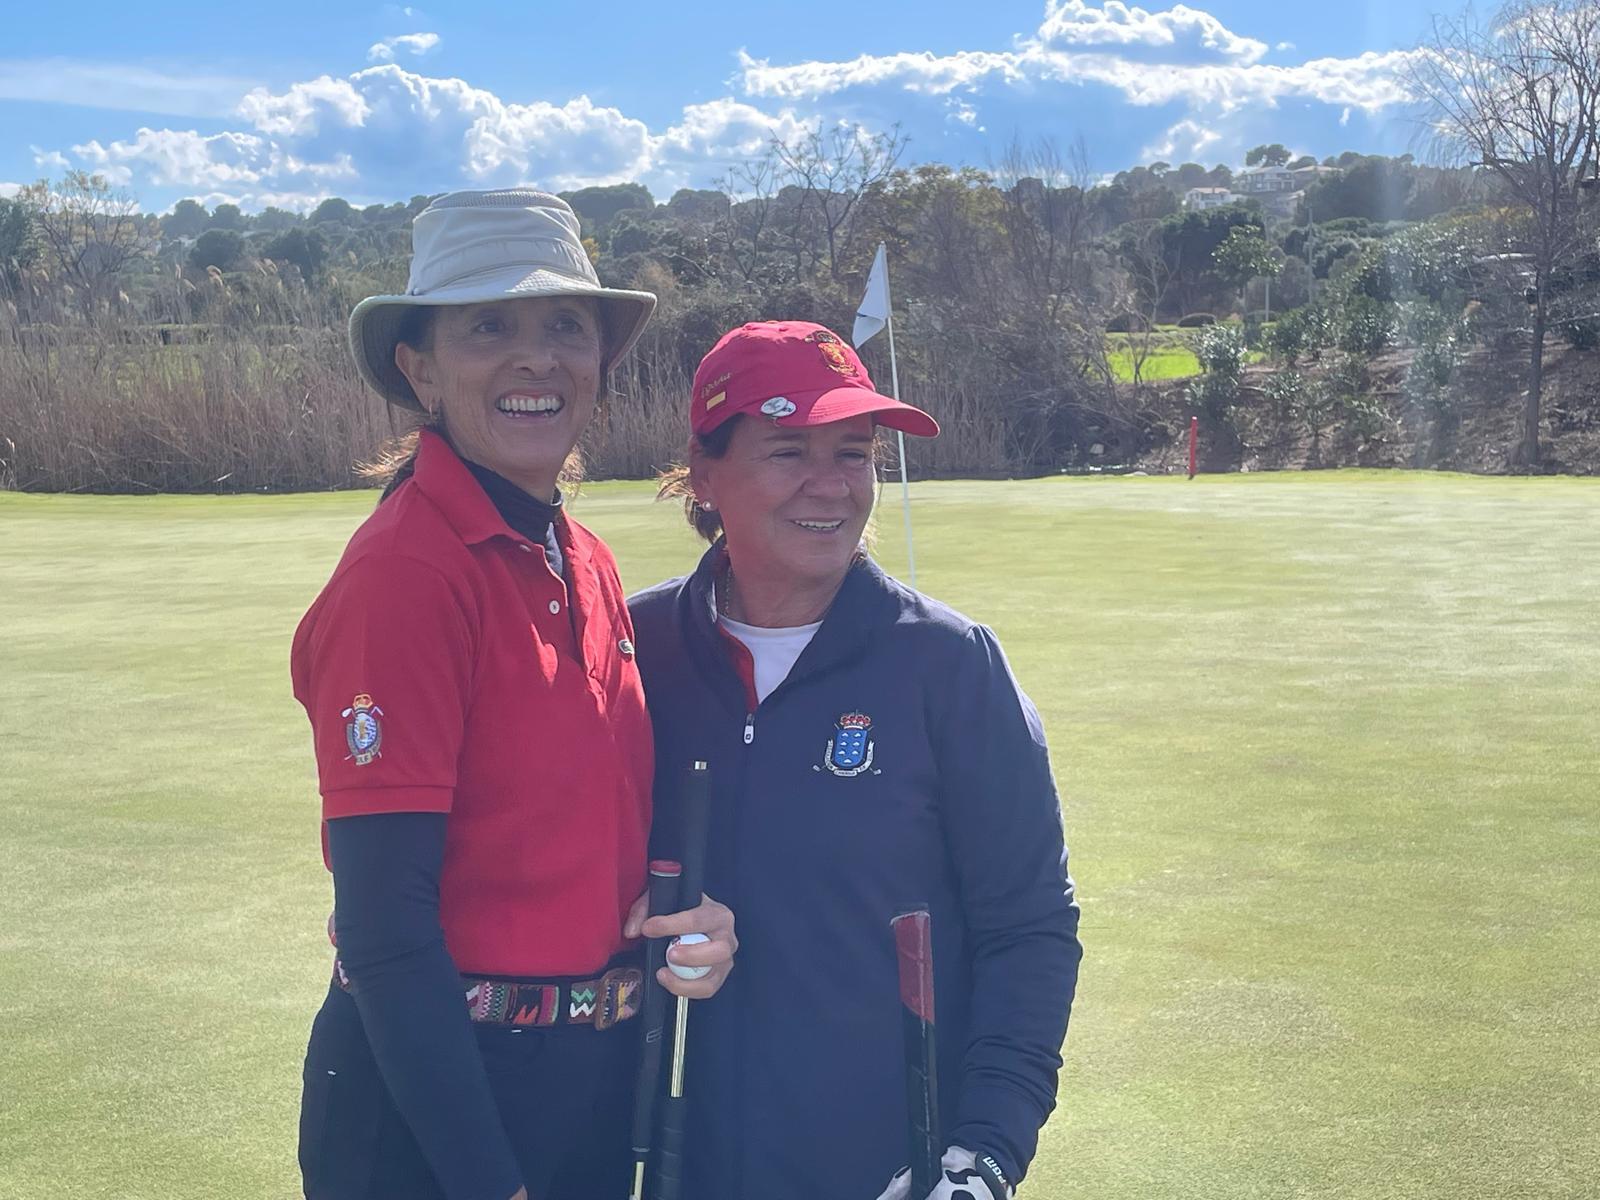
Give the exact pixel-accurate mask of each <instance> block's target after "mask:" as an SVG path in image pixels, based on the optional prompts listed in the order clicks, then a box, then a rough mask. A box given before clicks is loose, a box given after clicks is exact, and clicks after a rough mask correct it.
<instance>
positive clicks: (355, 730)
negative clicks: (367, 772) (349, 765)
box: [339, 692, 383, 767]
mask: <svg viewBox="0 0 1600 1200" xmlns="http://www.w3.org/2000/svg"><path fill="white" fill-rule="evenodd" d="M339 715H340V716H342V717H343V718H344V719H345V721H346V722H347V724H346V725H345V727H344V742H345V745H347V746H349V747H350V753H349V755H348V756H347V758H346V761H349V760H350V759H354V760H355V764H356V766H358V767H364V766H366V765H367V764H368V763H369V762H371V761H372V760H373V759H375V758H381V757H382V755H383V723H382V722H381V721H379V720H378V718H379V717H381V716H383V709H381V708H379V707H378V706H377V705H376V704H374V703H373V702H372V697H371V696H369V695H367V693H365V692H362V693H360V694H359V695H357V696H356V698H355V699H354V700H352V701H350V707H349V708H347V709H345V710H344V711H343V712H342V713H340V714H339Z"/></svg>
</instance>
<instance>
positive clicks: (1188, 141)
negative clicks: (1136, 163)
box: [1140, 120, 1222, 162]
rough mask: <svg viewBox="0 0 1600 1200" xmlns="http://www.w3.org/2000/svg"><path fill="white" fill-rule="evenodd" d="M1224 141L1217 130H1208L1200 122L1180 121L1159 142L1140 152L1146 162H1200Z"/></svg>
mask: <svg viewBox="0 0 1600 1200" xmlns="http://www.w3.org/2000/svg"><path fill="white" fill-rule="evenodd" d="M1221 140H1222V135H1221V134H1220V133H1218V132H1217V131H1216V130H1215V129H1208V128H1206V127H1205V126H1204V125H1202V124H1200V123H1199V122H1198V121H1193V120H1185V121H1179V122H1178V123H1177V124H1176V125H1174V126H1173V127H1172V128H1171V129H1169V130H1167V131H1166V133H1164V134H1163V135H1162V136H1161V137H1160V138H1159V139H1158V140H1157V141H1155V142H1152V143H1151V144H1150V145H1148V146H1146V147H1145V148H1144V150H1143V151H1141V152H1140V157H1141V158H1142V159H1144V160H1146V161H1148V160H1151V159H1154V160H1157V161H1166V162H1198V161H1200V158H1201V156H1202V155H1203V154H1204V153H1205V152H1206V150H1207V149H1208V148H1209V147H1211V146H1214V145H1215V144H1216V143H1217V142H1220V141H1221Z"/></svg>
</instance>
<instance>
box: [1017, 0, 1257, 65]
mask: <svg viewBox="0 0 1600 1200" xmlns="http://www.w3.org/2000/svg"><path fill="white" fill-rule="evenodd" d="M1032 41H1033V43H1035V44H1038V45H1041V46H1051V47H1059V46H1121V47H1128V48H1133V47H1144V48H1149V49H1155V50H1159V51H1162V52H1164V53H1165V54H1167V55H1168V56H1173V55H1177V56H1186V55H1201V56H1205V57H1212V56H1215V57H1218V58H1221V59H1223V60H1224V61H1226V62H1236V63H1253V62H1257V61H1259V60H1260V58H1261V56H1262V55H1264V54H1265V53H1266V52H1267V46H1266V43H1265V42H1258V41H1257V40H1256V39H1255V38H1248V37H1240V36H1239V35H1238V34H1236V33H1234V32H1232V31H1231V30H1230V29H1228V28H1227V27H1226V26H1225V25H1223V23H1222V22H1221V21H1219V20H1217V19H1216V18H1215V17H1213V16H1212V15H1211V14H1210V13H1207V12H1201V11H1200V10H1198V9H1194V8H1189V7H1188V6H1187V5H1183V4H1179V5H1177V6H1175V7H1174V8H1171V9H1169V10H1168V11H1166V12H1158V13H1153V12H1147V11H1146V10H1145V9H1142V8H1132V7H1129V6H1128V5H1126V4H1121V3H1118V2H1117V0H1106V2H1105V3H1104V4H1100V5H1093V4H1087V3H1085V2H1084V0H1048V3H1047V4H1046V5H1045V14H1044V21H1043V22H1042V23H1041V24H1040V26H1039V31H1038V33H1037V34H1036V35H1035V36H1034V38H1033V39H1032ZM1024 44H1025V45H1026V44H1028V43H1024Z"/></svg>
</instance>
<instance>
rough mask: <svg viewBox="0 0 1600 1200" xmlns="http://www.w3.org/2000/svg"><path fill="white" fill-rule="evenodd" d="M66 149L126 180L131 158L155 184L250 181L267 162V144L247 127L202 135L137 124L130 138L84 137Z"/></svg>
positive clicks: (255, 179)
mask: <svg viewBox="0 0 1600 1200" xmlns="http://www.w3.org/2000/svg"><path fill="white" fill-rule="evenodd" d="M72 152H73V154H75V155H76V156H77V157H78V159H79V161H80V162H83V163H87V164H90V165H91V166H92V168H93V169H94V170H96V171H99V172H100V173H101V174H102V175H106V176H107V178H110V175H109V172H112V171H117V172H119V173H121V174H122V175H123V178H122V180H121V181H120V182H123V183H128V182H131V180H132V169H131V164H137V165H138V166H139V167H140V168H141V169H142V171H143V173H144V174H145V176H146V177H147V178H148V179H149V180H150V182H151V183H153V184H154V185H155V186H157V187H170V186H173V185H177V186H196V187H215V186H216V185H218V184H228V183H256V182H259V181H260V179H261V177H262V175H263V174H264V173H265V172H266V170H267V169H268V168H269V167H270V166H271V165H272V146H271V145H270V144H269V143H268V142H266V141H265V140H263V139H262V138H259V137H256V136H254V135H253V134H248V133H219V134H215V135H213V136H211V137H202V136H201V135H200V134H198V133H196V132H195V131H194V130H192V129H190V130H183V129H141V130H139V132H138V134H137V135H135V137H134V138H133V140H132V141H127V142H112V143H111V144H110V145H109V146H102V145H101V144H100V143H99V142H98V141H90V142H87V143H85V144H83V145H81V146H74V147H72Z"/></svg>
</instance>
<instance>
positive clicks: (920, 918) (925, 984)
mask: <svg viewBox="0 0 1600 1200" xmlns="http://www.w3.org/2000/svg"><path fill="white" fill-rule="evenodd" d="M889 928H890V929H891V930H893V931H894V950H895V957H896V959H897V960H898V962H899V965H900V1003H901V1004H904V1005H905V1006H906V1007H907V1008H908V1009H910V1010H911V1011H912V1012H914V1013H915V1014H916V1015H917V1016H918V1017H920V1018H921V1019H922V1020H924V1021H926V1022H927V1023H928V1024H929V1025H932V1024H933V1023H934V1020H933V919H932V918H931V917H930V916H929V915H928V910H927V909H925V908H918V909H913V910H911V911H910V912H904V913H901V914H900V915H899V916H898V917H895V918H894V920H892V921H890V922H889Z"/></svg>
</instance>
